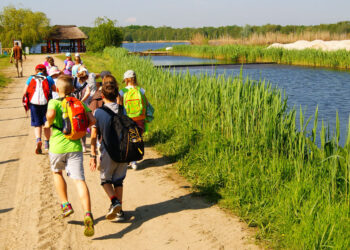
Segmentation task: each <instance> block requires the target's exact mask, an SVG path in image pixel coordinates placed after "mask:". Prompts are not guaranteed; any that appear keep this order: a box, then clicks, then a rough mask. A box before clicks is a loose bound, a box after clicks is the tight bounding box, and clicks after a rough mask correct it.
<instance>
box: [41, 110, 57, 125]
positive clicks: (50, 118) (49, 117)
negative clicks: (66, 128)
mask: <svg viewBox="0 0 350 250" xmlns="http://www.w3.org/2000/svg"><path fill="white" fill-rule="evenodd" d="M55 117H56V110H54V109H48V110H47V112H46V122H45V126H44V127H45V128H50V126H51V125H52V124H53V122H54V120H55Z"/></svg>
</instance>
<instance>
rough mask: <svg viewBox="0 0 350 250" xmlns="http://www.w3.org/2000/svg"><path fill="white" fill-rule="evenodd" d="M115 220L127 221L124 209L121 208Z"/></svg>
mask: <svg viewBox="0 0 350 250" xmlns="http://www.w3.org/2000/svg"><path fill="white" fill-rule="evenodd" d="M115 221H125V214H124V211H123V210H120V212H119V213H117V217H116V218H115Z"/></svg>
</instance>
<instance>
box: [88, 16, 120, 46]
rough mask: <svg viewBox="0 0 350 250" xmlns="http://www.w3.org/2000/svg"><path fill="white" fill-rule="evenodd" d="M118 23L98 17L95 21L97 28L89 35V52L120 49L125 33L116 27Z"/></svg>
mask: <svg viewBox="0 0 350 250" xmlns="http://www.w3.org/2000/svg"><path fill="white" fill-rule="evenodd" d="M115 24H116V21H113V20H111V19H109V18H107V17H98V18H96V20H95V27H94V28H93V29H92V30H91V31H90V33H89V39H88V40H87V41H86V45H87V49H88V50H89V51H94V52H97V51H102V50H103V49H104V48H105V47H108V46H115V47H120V45H121V43H122V41H123V32H122V30H121V29H120V28H118V27H116V26H115Z"/></svg>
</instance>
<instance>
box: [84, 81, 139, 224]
mask: <svg viewBox="0 0 350 250" xmlns="http://www.w3.org/2000/svg"><path fill="white" fill-rule="evenodd" d="M117 97H118V86H117V81H116V80H115V78H114V77H113V76H111V75H107V76H105V77H104V78H103V83H102V99H103V103H104V106H103V107H102V108H98V109H96V111H95V114H94V116H95V118H96V126H95V127H93V128H92V131H91V156H90V157H91V159H90V169H91V170H92V171H94V170H96V164H97V160H96V158H97V148H96V144H97V137H98V136H99V138H101V141H102V142H101V146H100V154H101V155H100V178H101V185H102V186H103V189H104V190H105V192H106V194H107V195H108V197H109V198H110V200H111V205H110V208H109V210H108V212H107V214H106V218H107V219H108V220H112V219H114V218H116V219H117V221H122V220H124V219H125V218H124V212H123V210H122V198H123V181H124V179H125V176H126V171H127V162H129V161H130V160H132V159H142V157H143V150H144V148H143V141H142V138H141V135H140V131H139V129H138V127H137V125H136V123H135V122H134V121H132V120H131V119H129V118H128V117H127V116H126V115H125V112H124V109H123V106H121V105H118V104H117ZM125 149H126V150H125Z"/></svg>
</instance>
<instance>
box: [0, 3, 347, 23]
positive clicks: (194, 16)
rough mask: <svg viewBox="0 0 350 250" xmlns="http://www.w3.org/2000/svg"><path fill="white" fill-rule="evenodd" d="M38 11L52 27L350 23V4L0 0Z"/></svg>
mask: <svg viewBox="0 0 350 250" xmlns="http://www.w3.org/2000/svg"><path fill="white" fill-rule="evenodd" d="M9 4H12V5H14V6H15V7H20V8H29V9H31V10H33V11H42V12H44V13H46V15H47V16H48V17H49V18H50V20H51V24H52V25H54V24H75V25H78V26H93V23H94V20H95V18H96V17H99V16H107V17H108V18H110V19H114V20H115V19H116V20H118V24H119V25H120V26H126V25H131V24H136V25H153V26H156V27H158V26H163V25H166V26H172V27H202V26H215V27H217V26H224V25H240V26H242V25H245V24H250V25H263V24H267V23H270V24H281V25H287V24H296V25H300V24H304V25H315V24H320V23H336V22H339V21H348V20H350V0H162V1H161V0H95V1H92V0H56V1H52V0H0V9H1V10H2V8H3V7H4V6H7V5H9Z"/></svg>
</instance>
